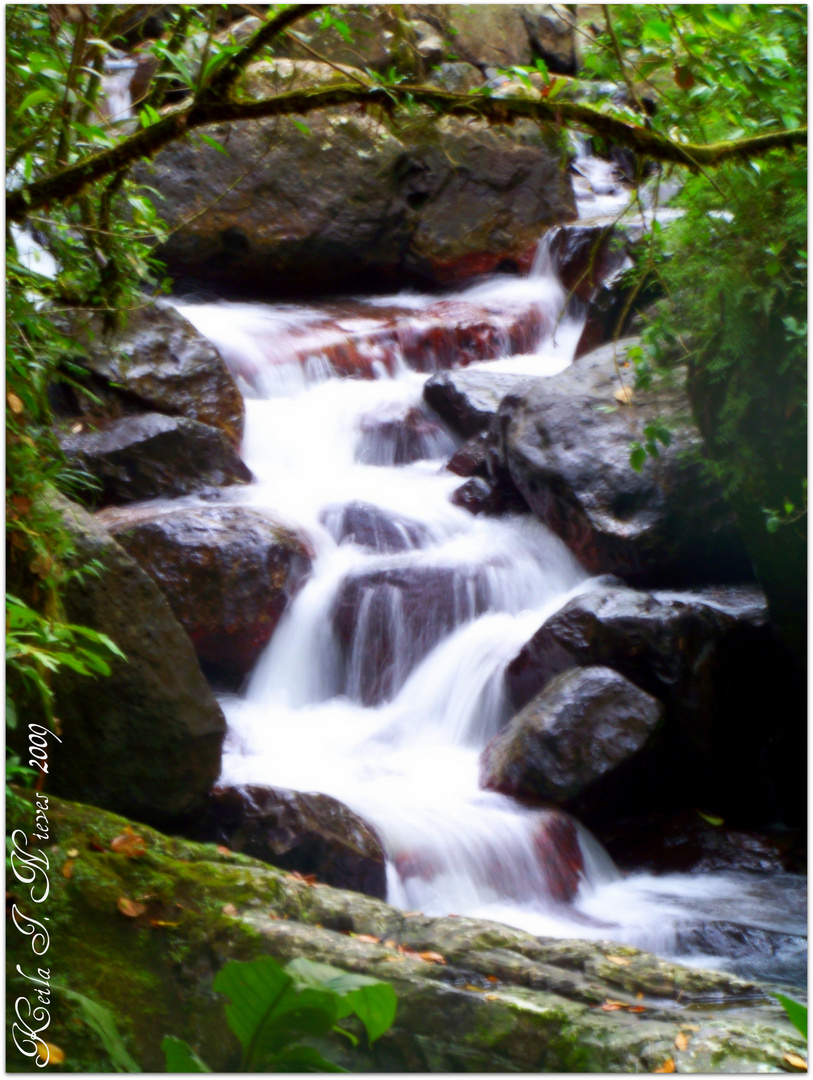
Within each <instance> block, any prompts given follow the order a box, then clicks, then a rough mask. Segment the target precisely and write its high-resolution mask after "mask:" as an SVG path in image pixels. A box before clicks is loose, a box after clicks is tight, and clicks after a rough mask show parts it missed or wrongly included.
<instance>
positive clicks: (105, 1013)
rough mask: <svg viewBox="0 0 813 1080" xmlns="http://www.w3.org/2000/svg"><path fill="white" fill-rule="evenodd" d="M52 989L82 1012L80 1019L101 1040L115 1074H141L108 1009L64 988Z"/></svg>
mask: <svg viewBox="0 0 813 1080" xmlns="http://www.w3.org/2000/svg"><path fill="white" fill-rule="evenodd" d="M54 989H55V990H57V991H58V992H59V993H60V994H64V995H65V997H67V998H70V1000H71V1001H75V1002H76V1003H77V1005H78V1006H79V1008H80V1009H81V1010H82V1019H83V1020H84V1021H85V1023H86V1024H87V1026H88V1027H89V1028H90V1029H91V1031H94V1032H95V1033H96V1034H97V1035H98V1036H99V1038H100V1039H101V1040H102V1045H103V1046H104V1048H105V1050H106V1051H107V1053H108V1056H109V1057H110V1062H111V1064H112V1066H113V1068H114V1069H115V1070H116V1072H141V1068H140V1067H139V1066H138V1065H137V1064H136V1062H135V1061H133V1059H132V1058H131V1057H130V1055H129V1054H128V1053H127V1050H126V1048H125V1046H124V1040H123V1039H122V1037H121V1035H120V1034H119V1030H118V1028H117V1027H116V1021H115V1020H114V1019H113V1014H112V1013H111V1012H110V1010H109V1009H106V1008H105V1007H104V1006H103V1005H100V1004H99V1003H98V1002H97V1001H93V1000H92V999H91V998H89V997H86V996H85V995H84V994H79V993H77V991H75V990H68V989H66V988H65V987H64V986H55V987H54Z"/></svg>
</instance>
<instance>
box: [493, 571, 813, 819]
mask: <svg viewBox="0 0 813 1080" xmlns="http://www.w3.org/2000/svg"><path fill="white" fill-rule="evenodd" d="M593 665H601V666H606V667H609V668H612V669H613V670H614V671H617V672H619V673H620V674H621V675H623V676H624V677H625V678H627V679H630V680H631V681H632V682H633V683H635V684H636V686H639V687H641V688H642V689H643V690H645V691H646V692H647V693H649V694H653V695H654V696H655V697H657V698H659V699H660V700H661V701H663V702H664V704H665V705H666V709H667V724H666V729H665V732H664V736H665V738H664V740H663V743H664V745H663V758H662V760H661V763H660V766H659V770H658V772H657V776H654V774H653V783H652V785H651V795H652V798H653V800H654V801H655V802H659V803H663V802H668V801H669V800H670V799H671V800H672V807H674V806H677V805H681V806H684V805H687V803H688V805H692V800H695V803H694V804H695V805H698V804H699V805H701V806H703V805H704V806H706V807H707V808H708V807H717V808H724V811H725V812H726V813H731V814H734V815H736V816H737V817H738V818H739V819H740V820H741V821H742V822H744V823H746V824H748V823H751V824H757V825H758V824H763V823H765V822H766V821H771V820H777V819H782V818H785V819H786V820H794V819H796V818H798V816H799V811H800V804H799V799H798V792H796V788H797V786H801V788H804V782H803V779H802V775H801V774H802V770H803V766H802V764H801V762H800V758H801V757H802V752H803V747H802V742H803V733H804V725H803V724H802V723H800V721H799V717H800V715H801V712H802V710H801V707H800V700H799V699H800V694H799V687H797V686H796V680H795V679H794V675H793V668H792V665H791V664H790V662H789V659H788V657H787V655H786V654H785V653H784V651H783V649H782V647H781V646H780V644H779V643H778V642H777V639H776V637H775V634H774V632H773V628H772V627H771V625H770V623H769V620H768V611H767V606H766V604H765V598H764V596H763V595H762V593H761V592H760V591H759V590H758V589H756V588H753V587H749V586H727V587H722V588H715V589H705V590H698V591H697V592H691V593H665V592H664V593H661V592H655V593H646V592H639V591H636V590H634V589H629V588H626V587H624V586H623V585H620V583H619V584H613V583H612V582H608V583H607V584H606V585H603V586H602V587H597V588H595V589H593V590H592V591H589V592H585V593H583V594H582V595H580V596H577V597H575V598H574V599H573V600H571V601H570V602H569V603H567V604H566V605H565V606H564V607H562V608H561V609H560V610H559V611H558V612H556V613H555V614H554V615H553V616H551V618H549V619H548V620H547V621H546V622H545V623H544V625H543V626H542V627H541V628H540V629H539V630H538V631H537V633H536V634H535V635H534V636H533V638H531V640H530V641H529V642H527V643H526V645H524V646H523V648H522V649H521V650H520V652H519V653H518V655H517V656H516V657H515V658H514V660H512V661H511V663H510V664H509V665H508V667H507V669H506V689H507V693H508V696H509V699H510V701H511V702H512V703H513V705H514V707H515V708H517V709H521V708H523V707H524V706H525V705H526V704H527V703H528V702H529V701H531V699H532V698H534V697H535V695H537V694H538V693H539V692H540V690H542V688H543V687H545V686H546V685H548V683H549V682H550V680H551V679H553V678H554V677H555V676H557V675H559V674H560V673H561V672H563V671H568V670H570V669H571V668H573V667H591V666H593ZM768 715H771V716H772V717H773V720H772V722H771V723H770V724H767V725H766V723H765V717H766V716H768Z"/></svg>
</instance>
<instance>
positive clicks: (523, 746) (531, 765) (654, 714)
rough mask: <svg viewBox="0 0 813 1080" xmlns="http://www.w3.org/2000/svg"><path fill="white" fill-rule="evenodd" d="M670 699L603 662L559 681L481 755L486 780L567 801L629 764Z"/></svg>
mask: <svg viewBox="0 0 813 1080" xmlns="http://www.w3.org/2000/svg"><path fill="white" fill-rule="evenodd" d="M663 715H664V709H663V705H662V704H661V703H660V702H659V701H657V700H656V699H655V698H654V697H652V696H651V695H649V694H647V693H645V692H644V691H643V690H641V689H639V688H638V687H637V686H635V685H634V684H633V683H631V682H629V681H628V680H627V679H625V678H623V676H621V675H619V674H618V672H616V671H612V670H610V668H604V667H587V668H580V669H578V670H576V671H567V672H565V673H563V674H562V675H559V676H557V677H556V678H555V679H553V680H552V681H551V682H550V683H548V685H547V686H546V687H545V689H544V690H543V691H542V692H541V693H540V694H539V695H538V696H537V697H535V698H534V699H533V700H532V701H531V702H530V703H529V704H528V705H526V707H525V708H524V709H523V710H522V712H520V713H519V714H518V715H517V716H515V717H514V718H513V720H512V721H511V722H510V724H509V725H508V727H507V728H505V729H504V730H503V731H501V732H500V733H499V734H498V735H496V736H495V737H494V738H493V739H492V740H491V742H490V743H489V744H488V746H487V747H486V748H485V750H484V751H483V754H482V757H481V774H480V776H481V784H482V786H483V787H487V788H491V789H493V790H495V791H501V792H503V793H504V794H506V795H520V796H525V797H531V798H538V799H544V800H545V801H547V802H552V803H556V804H565V803H569V802H571V801H572V800H573V799H574V798H575V797H576V796H578V795H581V794H583V793H584V792H585V790H586V789H588V788H590V787H591V786H594V785H595V784H596V783H597V782H598V781H601V780H603V779H604V778H605V777H607V775H608V774H609V773H612V772H613V771H614V770H616V769H618V767H619V766H621V765H625V764H629V762H630V760H631V759H632V758H633V757H634V756H635V755H637V754H639V753H640V752H641V751H642V750H643V749H644V747H645V746H646V745H647V743H648V742H649V741H650V739H651V738H652V736H653V735H654V733H655V731H656V730H657V728H658V726H659V725H660V723H661V721H662V720H663Z"/></svg>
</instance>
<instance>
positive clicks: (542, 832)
mask: <svg viewBox="0 0 813 1080" xmlns="http://www.w3.org/2000/svg"><path fill="white" fill-rule="evenodd" d="M534 851H535V852H536V857H537V860H538V861H539V865H540V866H541V867H542V869H543V871H544V873H545V877H546V878H547V882H548V892H549V894H550V897H551V899H552V900H555V901H556V902H557V903H560V904H569V903H570V902H571V901H572V900H575V898H576V894H577V893H578V891H579V884H580V882H581V879H582V877H583V875H584V856H583V855H582V849H581V845H580V844H579V834H578V831H577V829H576V824H575V822H574V821H573V819H572V818H570V817H568V816H567V814H562V813H559V812H556V811H548V812H546V813H545V814H544V817H543V818H542V821H541V822H540V823H539V825H538V826H537V828H536V829H535V830H534Z"/></svg>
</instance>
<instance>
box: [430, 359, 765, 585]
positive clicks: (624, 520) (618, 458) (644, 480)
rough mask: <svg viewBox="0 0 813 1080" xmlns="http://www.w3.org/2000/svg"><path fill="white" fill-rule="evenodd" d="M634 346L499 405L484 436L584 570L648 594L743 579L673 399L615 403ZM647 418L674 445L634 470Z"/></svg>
mask: <svg viewBox="0 0 813 1080" xmlns="http://www.w3.org/2000/svg"><path fill="white" fill-rule="evenodd" d="M633 343H634V339H627V340H625V341H624V342H619V343H618V347H617V349H616V347H615V346H613V345H608V346H605V347H603V348H601V349H597V350H596V351H595V352H593V353H591V354H590V355H589V356H585V357H582V359H580V360H578V361H577V362H576V363H574V364H573V365H571V367H569V368H568V369H567V370H566V371H563V372H561V373H560V374H559V375H554V376H552V377H551V378H547V379H539V380H536V381H535V382H533V383H531V384H529V385H527V386H525V387H519V388H518V389H517V390H516V391H515V392H513V393H511V394H510V395H509V396H508V397H504V398H503V401H502V404H501V406H500V408H499V415H498V418H497V420H496V421H495V427H494V428H493V430H494V431H495V434H496V436H497V438H498V456H499V458H500V460H501V462H502V463H503V464H504V465H505V467H506V468H507V469H508V471H509V472H510V475H511V478H512V479H513V481H514V483H515V484H516V486H517V488H518V489H519V491H520V493H521V494H522V496H523V498H524V499H525V501H526V502H527V504H528V505H529V506H530V508H531V509H532V510H533V512H534V513H535V514H536V516H537V517H538V518H539V519H540V520H541V521H543V522H544V523H545V524H546V525H547V526H548V527H549V528H550V529H552V530H553V531H554V532H555V533H556V534H557V535H558V536H560V537H561V538H562V539H563V540H564V541H565V543H566V544H567V545H568V547H569V548H570V549H571V550H572V551H573V552H574V554H575V555H576V556H577V557H578V558H579V559H580V561H581V562H582V563H583V565H584V566H585V567H586V569H588V570H589V571H591V572H592V573H596V574H601V573H615V574H619V575H620V576H621V577H622V578H624V580H626V581H628V582H630V583H631V584H634V585H641V586H650V587H651V586H661V587H666V586H676V585H703V584H707V583H709V582H713V581H718V582H737V581H751V580H753V570H752V567H751V563H750V560H749V558H748V555H747V553H746V551H745V547H744V545H743V541H742V538H741V535H740V533H739V530H738V528H737V526H736V524H735V521H734V518H733V516H732V514H731V512H730V511H729V509H728V507H727V506H726V504H725V502H724V500H723V497H722V494H721V492H720V490H719V488H718V487H717V485H715V484H714V483H712V482H711V481H710V480H709V479H708V477H707V475H706V473H705V472H704V469H703V465H702V461H701V458H700V447H701V440H700V436H699V433H698V432H697V430H696V428H694V426H693V425H692V424H691V422H690V421H689V420H688V405H687V402H686V399H685V395H684V393H683V391H682V390H681V389H680V388H678V387H675V388H674V389H672V390H669V391H666V390H662V391H658V392H655V391H649V392H645V391H635V392H634V395H633V397H632V402H631V403H630V404H625V403H622V402H619V400H618V398H616V393H617V392H620V391H621V383H620V380H619V375H618V371H619V370H620V371H621V372H622V373H623V375H624V382H625V386H626V388H627V389H629V387H631V386H632V384H633V382H634V372H633V370H632V366H631V364H629V362H627V361H626V360H625V357H626V353H627V350H628V349H629V347H630V346H631V345H632V344H633ZM616 361H617V364H618V365H619V367H618V369H617V367H616ZM464 374H466V373H464ZM437 407H438V406H437V405H435V408H437ZM656 420H658V421H668V422H669V424H670V425H671V431H672V443H671V445H670V446H669V447H668V448H667V447H661V448H660V456H659V457H658V458H657V459H655V458H647V460H646V461H645V463H644V465H643V468H642V471H641V472H640V473H638V472H635V470H633V469H632V467H631V465H630V444H631V443H632V442H633V441H636V440H637V441H640V442H644V441H645V436H644V433H643V431H644V428H645V426H646V425H647V424H649V423H652V422H654V421H656Z"/></svg>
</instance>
